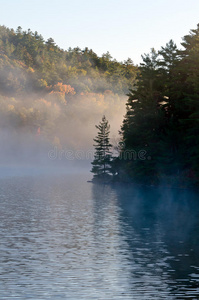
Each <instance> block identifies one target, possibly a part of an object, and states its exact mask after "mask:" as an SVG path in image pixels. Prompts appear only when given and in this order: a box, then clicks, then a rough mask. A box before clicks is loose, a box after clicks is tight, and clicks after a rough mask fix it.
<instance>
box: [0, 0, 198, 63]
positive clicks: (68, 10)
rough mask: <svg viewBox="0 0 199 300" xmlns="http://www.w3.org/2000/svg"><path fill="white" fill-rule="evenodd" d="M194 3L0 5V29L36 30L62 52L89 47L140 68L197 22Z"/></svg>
mask: <svg viewBox="0 0 199 300" xmlns="http://www.w3.org/2000/svg"><path fill="white" fill-rule="evenodd" d="M198 12H199V1H198V0H189V1H187V0H156V1H154V0H140V1H139V0H100V1H99V0H72V1H71V0H70V1H68V0H56V1H55V0H54V1H52V0H28V1H27V0H17V1H16V0H0V16H1V17H0V25H5V26H6V27H9V28H14V29H16V28H17V27H18V26H21V27H22V29H23V30H27V29H28V28H30V29H31V30H32V31H33V32H34V31H38V32H39V33H40V34H41V35H42V36H43V37H44V39H45V40H47V39H48V38H49V37H52V38H53V39H54V40H55V42H56V44H57V45H58V46H59V47H61V48H62V49H65V50H67V49H68V48H69V47H72V48H74V47H77V46H78V47H80V48H81V49H84V48H85V47H88V48H89V49H92V50H93V51H94V52H96V53H97V55H99V56H101V55H102V54H103V53H106V52H107V51H109V52H110V54H111V56H112V57H113V58H114V59H117V60H118V61H124V60H126V59H127V58H128V57H130V58H131V59H132V60H133V62H134V63H135V64H139V63H140V62H141V61H142V59H141V55H142V54H144V53H149V52H150V49H151V48H155V49H156V50H159V49H160V48H161V46H165V45H166V43H167V42H168V41H169V40H170V39H173V40H174V42H175V43H176V44H177V45H178V46H179V47H181V45H180V43H181V42H182V37H183V36H185V35H187V34H189V31H190V29H195V28H196V27H197V24H198V23H199V14H198Z"/></svg>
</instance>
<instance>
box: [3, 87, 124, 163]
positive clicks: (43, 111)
mask: <svg viewBox="0 0 199 300" xmlns="http://www.w3.org/2000/svg"><path fill="white" fill-rule="evenodd" d="M30 97H31V96H30ZM35 97H36V96H35ZM32 98H33V96H32ZM46 99H47V100H45V99H42V98H41V99H36V100H34V98H33V99H32V100H30V99H28V101H27V99H26V100H21V101H18V102H17V104H16V103H15V106H14V105H12V104H11V103H9V101H8V103H7V104H6V105H7V106H6V105H5V107H4V109H8V110H9V109H10V110H9V111H8V118H7V119H6V120H4V121H5V122H2V124H1V128H0V141H1V143H0V164H1V165H2V164H3V165H6V164H8V165H12V164H13V165H16V164H18V165H19V166H24V165H31V164H32V165H33V166H35V165H36V164H37V165H38V166H40V165H44V166H51V165H53V166H54V165H57V166H59V165H61V166H63V165H65V166H66V167H67V166H68V167H69V166H71V165H75V166H77V165H78V164H79V165H80V167H81V166H83V165H86V167H87V168H88V165H89V164H90V162H91V160H92V157H93V151H94V147H93V143H94V142H93V138H94V137H95V136H96V134H97V129H96V128H95V125H97V124H98V123H99V122H100V121H101V119H102V116H103V115H104V114H105V115H106V117H107V119H108V120H109V123H110V125H111V132H110V138H111V142H112V144H113V146H116V145H117V143H118V141H119V139H120V137H119V134H118V131H119V130H120V126H121V124H122V119H123V116H124V114H125V103H126V99H127V97H125V96H118V95H116V94H113V93H112V92H109V93H108V92H107V94H105V95H102V94H95V93H93V94H91V93H90V94H85V95H84V94H81V95H76V96H75V97H74V98H72V99H69V100H68V102H67V103H66V105H61V104H60V103H57V99H56V96H53V97H51V98H50V99H48V97H47V96H46ZM10 101H11V102H12V101H14V100H10ZM15 102H16V101H15ZM34 109H35V111H34ZM19 112H20V118H22V119H20V121H19V119H18V115H17V113H19ZM36 112H37V114H39V113H40V115H39V116H38V117H37V118H40V119H41V117H42V118H44V117H45V120H43V121H42V120H40V119H39V120H37V118H36V115H35V114H36ZM23 113H24V116H23V115H22V114H23ZM31 114H32V115H33V116H32V117H31ZM21 115H22V116H21ZM23 118H24V124H23V122H22V121H21V120H23ZM31 118H33V119H31ZM29 119H30V120H29ZM31 120H32V121H31ZM1 121H2V120H1ZM44 121H45V123H42V122H44ZM20 122H22V124H21V123H20ZM28 122H33V123H31V124H30V125H28ZM3 124H4V125H3ZM40 124H43V125H42V126H41V125H40ZM71 153H72V154H71ZM70 154H71V155H70Z"/></svg>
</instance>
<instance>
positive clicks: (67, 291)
mask: <svg viewBox="0 0 199 300" xmlns="http://www.w3.org/2000/svg"><path fill="white" fill-rule="evenodd" d="M88 177H89V174H83V173H82V174H68V175H67V174H62V175H58V174H56V175H48V176H47V175H44V174H42V175H34V176H29V175H26V176H22V175H20V176H14V177H10V176H7V177H4V178H3V177H2V178H0V214H1V217H0V299H20V300H23V299H24V300H25V299H43V300H44V299H53V300H56V299H70V300H77V299H82V300H83V299H85V300H90V299H97V300H98V299H103V300H109V299H111V300H112V299H114V300H117V299H118V300H119V299H124V300H125V299H141V300H143V299H146V300H149V299H153V300H154V299H199V199H198V197H197V194H194V193H191V192H188V191H183V190H166V189H153V188H148V189H147V188H145V189H135V188H133V187H129V186H114V187H113V186H107V185H105V186H103V185H102V186H98V185H94V184H92V183H88V182H87V180H88Z"/></svg>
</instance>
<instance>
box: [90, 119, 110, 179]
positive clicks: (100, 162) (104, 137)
mask: <svg viewBox="0 0 199 300" xmlns="http://www.w3.org/2000/svg"><path fill="white" fill-rule="evenodd" d="M96 128H97V129H98V135H97V137H96V138H95V139H94V142H95V143H96V144H95V145H94V147H95V154H94V160H93V162H92V165H93V167H92V170H91V172H92V173H93V174H94V176H93V181H98V182H103V183H106V182H108V181H110V179H111V170H112V167H111V162H112V155H111V151H110V149H111V147H112V145H111V144H110V138H109V133H110V125H109V123H108V120H107V119H106V117H105V116H103V117H102V121H101V122H100V123H99V125H96Z"/></svg>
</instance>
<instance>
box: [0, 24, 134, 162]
mask: <svg viewBox="0 0 199 300" xmlns="http://www.w3.org/2000/svg"><path fill="white" fill-rule="evenodd" d="M137 70H138V68H137V67H136V66H134V65H133V62H132V61H131V59H127V61H125V62H117V61H116V60H113V59H112V57H111V55H110V54H109V53H106V54H103V55H102V56H101V57H98V56H97V54H96V53H95V52H94V51H93V50H92V49H88V48H85V49H84V50H81V49H80V48H78V47H77V48H74V49H71V48H69V49H68V50H63V49H60V48H59V47H58V46H57V45H56V44H55V42H54V40H53V39H52V38H49V39H48V40H47V41H44V39H43V37H42V36H41V35H40V34H38V33H37V32H34V33H33V32H31V30H28V31H22V29H21V27H18V28H17V30H16V31H15V30H13V29H9V28H6V27H5V26H0V138H1V141H2V143H1V144H2V145H1V149H0V151H1V153H2V152H3V153H6V156H7V154H9V153H10V155H11V156H14V157H17V155H16V151H18V152H19V156H21V153H23V151H25V150H24V149H27V146H28V149H29V150H28V154H27V157H29V156H31V155H32V153H36V152H38V151H40V150H41V151H43V149H46V147H47V148H48V149H49V148H50V147H52V146H57V147H59V148H60V149H62V148H63V147H69V148H80V149H82V148H84V146H85V144H87V141H88V140H89V139H90V143H89V145H90V146H89V147H91V146H92V134H94V131H93V129H92V128H94V125H95V122H96V121H98V119H100V118H101V115H102V114H104V113H105V114H107V115H108V117H109V118H110V119H112V118H113V119H114V118H115V119H118V121H117V122H118V125H117V129H119V122H121V120H122V117H123V112H124V110H125V102H126V98H125V94H126V93H127V92H128V90H129V88H130V87H131V86H132V84H133V83H134V82H135V78H136V74H137ZM115 119H114V120H115ZM114 122H115V121H114ZM71 130H72V131H73V134H72V133H71ZM5 132H6V133H5ZM115 132H116V130H115ZM69 136H70V139H69ZM80 140H81V142H80ZM35 145H36V146H35ZM17 149H18V150H17ZM45 151H46V150H45ZM25 152H26V151H25ZM30 152H31V153H30ZM23 156H24V155H23ZM3 157H4V155H3Z"/></svg>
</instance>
